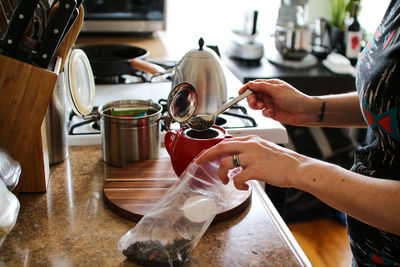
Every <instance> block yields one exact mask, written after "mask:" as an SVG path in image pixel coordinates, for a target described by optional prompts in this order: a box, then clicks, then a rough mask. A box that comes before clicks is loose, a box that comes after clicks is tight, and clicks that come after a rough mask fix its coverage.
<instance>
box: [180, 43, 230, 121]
mask: <svg viewBox="0 0 400 267" xmlns="http://www.w3.org/2000/svg"><path fill="white" fill-rule="evenodd" d="M182 82H187V83H190V84H192V85H193V86H194V87H195V88H196V90H197V94H198V105H197V110H196V114H211V113H214V112H215V111H217V109H218V108H219V107H220V106H221V105H222V104H223V103H225V102H226V101H227V86H226V79H225V74H224V71H223V69H222V62H221V60H220V58H219V56H218V55H217V53H216V52H215V51H214V50H212V49H210V48H208V47H204V40H203V38H200V39H199V48H198V49H192V50H190V51H189V52H187V53H186V54H185V55H184V56H183V58H182V59H181V61H180V62H179V64H178V66H177V67H176V71H175V74H174V76H173V77H172V88H174V87H175V86H176V85H177V84H179V83H182Z"/></svg>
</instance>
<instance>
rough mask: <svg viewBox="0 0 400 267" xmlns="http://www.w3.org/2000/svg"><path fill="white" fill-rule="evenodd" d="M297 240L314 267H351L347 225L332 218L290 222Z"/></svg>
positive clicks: (290, 227)
mask: <svg viewBox="0 0 400 267" xmlns="http://www.w3.org/2000/svg"><path fill="white" fill-rule="evenodd" d="M288 226H289V229H290V230H291V231H292V233H293V235H294V237H295V238H296V240H297V242H298V243H299V244H300V246H301V247H302V248H303V250H304V252H305V253H306V255H307V257H308V258H309V260H310V261H311V263H312V264H313V266H314V267H350V266H351V259H352V255H351V251H350V244H349V240H348V237H347V232H346V227H345V226H344V225H343V224H341V223H339V222H337V221H335V220H331V219H319V220H313V221H309V222H302V223H294V224H289V225H288Z"/></svg>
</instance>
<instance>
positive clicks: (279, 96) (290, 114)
mask: <svg viewBox="0 0 400 267" xmlns="http://www.w3.org/2000/svg"><path fill="white" fill-rule="evenodd" d="M247 89H250V90H252V91H253V92H255V93H254V94H251V95H250V96H248V97H247V102H248V103H249V106H250V108H252V109H255V110H262V114H263V115H264V116H265V117H268V118H272V119H274V120H277V121H280V122H282V123H286V124H291V125H303V124H304V123H306V122H308V121H310V120H315V121H316V120H317V118H318V114H317V113H318V112H319V111H320V106H321V103H322V101H321V100H318V99H317V98H314V97H310V96H308V95H305V94H303V93H301V92H300V91H299V90H297V89H296V88H294V87H293V86H291V85H290V84H288V83H286V82H284V81H282V80H278V79H270V80H255V81H251V82H248V83H246V84H245V85H244V86H243V87H242V88H241V89H240V90H239V94H242V93H243V92H244V91H246V90H247Z"/></svg>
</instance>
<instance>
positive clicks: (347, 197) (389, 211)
mask: <svg viewBox="0 0 400 267" xmlns="http://www.w3.org/2000/svg"><path fill="white" fill-rule="evenodd" d="M233 154H238V155H239V161H240V165H241V167H242V168H243V169H242V171H241V172H240V173H238V174H237V175H235V176H234V177H233V181H234V184H235V186H236V187H237V188H238V189H247V188H248V186H247V184H245V182H246V181H248V180H250V179H256V180H259V181H264V182H266V183H268V184H270V185H274V186H278V187H293V188H297V189H301V190H303V191H306V192H308V193H310V194H313V195H314V196H316V197H318V198H319V199H320V200H322V201H324V202H325V203H327V204H328V205H330V206H332V207H334V208H336V209H338V210H341V211H343V212H345V213H347V214H348V215H350V216H353V217H355V218H357V219H358V220H360V221H363V222H365V223H367V224H369V225H372V226H374V227H377V228H379V229H382V230H385V231H388V232H391V233H394V234H397V235H399V234H400V216H398V215H399V214H400V205H398V203H400V194H399V192H400V181H395V180H386V179H377V178H372V177H368V176H364V175H360V174H357V173H354V172H351V171H349V170H346V169H344V168H342V167H339V166H336V165H334V164H330V163H326V162H323V161H320V160H317V159H314V158H310V157H306V156H304V155H301V154H298V153H296V152H294V151H292V150H289V149H286V148H283V147H281V146H278V145H276V144H273V143H271V142H268V141H265V140H263V139H261V138H259V137H257V136H247V137H238V138H232V139H229V140H226V141H223V142H221V143H219V144H217V145H216V146H214V147H212V148H211V149H209V150H207V151H206V152H205V153H203V154H202V155H201V156H200V157H199V158H198V159H197V163H199V164H201V163H202V162H207V161H209V160H212V159H214V158H217V157H221V156H222V155H225V157H223V158H222V159H221V162H220V169H219V173H218V175H219V177H220V179H221V180H222V181H223V182H224V183H226V182H228V177H227V174H228V171H229V170H230V169H232V168H233V161H232V156H226V155H233Z"/></svg>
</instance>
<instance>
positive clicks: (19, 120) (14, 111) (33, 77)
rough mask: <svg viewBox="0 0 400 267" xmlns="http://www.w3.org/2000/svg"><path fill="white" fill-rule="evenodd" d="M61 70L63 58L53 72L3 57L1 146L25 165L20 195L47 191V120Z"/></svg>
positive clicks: (0, 60)
mask: <svg viewBox="0 0 400 267" xmlns="http://www.w3.org/2000/svg"><path fill="white" fill-rule="evenodd" d="M60 67H61V59H60V58H57V60H56V63H55V65H54V68H53V70H47V69H43V68H39V67H36V66H33V65H30V64H28V63H25V62H22V61H19V60H16V59H13V58H10V57H7V56H4V55H0V118H1V119H0V142H2V143H3V145H4V146H5V147H6V149H7V151H8V152H9V153H10V155H11V156H12V157H13V158H14V159H15V160H17V161H18V162H19V164H20V165H21V170H22V171H21V176H20V180H19V184H18V186H17V188H16V190H15V191H17V192H45V191H46V190H47V182H48V178H49V163H48V154H47V141H46V135H45V132H46V131H45V124H44V123H43V120H44V117H45V114H46V110H47V107H48V105H49V102H50V100H51V96H52V93H53V89H54V86H55V84H56V81H57V78H58V73H59V71H60Z"/></svg>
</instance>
